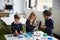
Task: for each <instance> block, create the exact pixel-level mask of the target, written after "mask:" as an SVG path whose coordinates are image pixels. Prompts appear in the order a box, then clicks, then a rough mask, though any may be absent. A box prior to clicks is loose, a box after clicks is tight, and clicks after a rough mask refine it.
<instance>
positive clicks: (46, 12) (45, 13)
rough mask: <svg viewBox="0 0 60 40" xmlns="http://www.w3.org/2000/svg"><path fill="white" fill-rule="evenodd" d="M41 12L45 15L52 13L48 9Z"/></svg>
mask: <svg viewBox="0 0 60 40" xmlns="http://www.w3.org/2000/svg"><path fill="white" fill-rule="evenodd" d="M43 14H44V15H45V16H51V15H52V13H51V12H50V11H48V10H44V11H43Z"/></svg>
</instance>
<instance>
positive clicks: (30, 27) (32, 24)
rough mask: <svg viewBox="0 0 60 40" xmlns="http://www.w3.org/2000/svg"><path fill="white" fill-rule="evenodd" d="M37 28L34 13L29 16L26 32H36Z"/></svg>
mask: <svg viewBox="0 0 60 40" xmlns="http://www.w3.org/2000/svg"><path fill="white" fill-rule="evenodd" d="M36 26H37V23H36V15H35V13H34V12H32V13H31V14H30V16H29V18H28V19H27V21H26V32H27V33H28V32H31V33H33V32H34V28H35V27H36Z"/></svg>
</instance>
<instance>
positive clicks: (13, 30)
mask: <svg viewBox="0 0 60 40" xmlns="http://www.w3.org/2000/svg"><path fill="white" fill-rule="evenodd" d="M11 30H12V33H14V32H15V28H14V23H12V24H11Z"/></svg>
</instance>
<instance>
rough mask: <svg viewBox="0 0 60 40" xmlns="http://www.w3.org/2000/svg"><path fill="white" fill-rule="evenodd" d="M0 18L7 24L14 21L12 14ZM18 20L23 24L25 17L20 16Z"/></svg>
mask: <svg viewBox="0 0 60 40" xmlns="http://www.w3.org/2000/svg"><path fill="white" fill-rule="evenodd" d="M1 20H3V22H5V23H6V24H7V25H11V23H12V22H13V21H14V16H13V15H11V16H10V17H3V18H1ZM20 22H21V23H22V24H25V22H26V19H25V18H23V17H21V19H20Z"/></svg>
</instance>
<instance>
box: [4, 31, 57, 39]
mask: <svg viewBox="0 0 60 40" xmlns="http://www.w3.org/2000/svg"><path fill="white" fill-rule="evenodd" d="M37 32H40V33H41V34H43V32H41V31H37ZM9 35H13V34H6V35H4V37H5V38H6V40H26V38H25V37H23V38H18V37H14V36H12V37H8V36H9ZM52 38H53V40H58V39H56V38H54V37H52ZM28 40H29V39H28ZM34 40H35V38H34Z"/></svg>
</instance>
